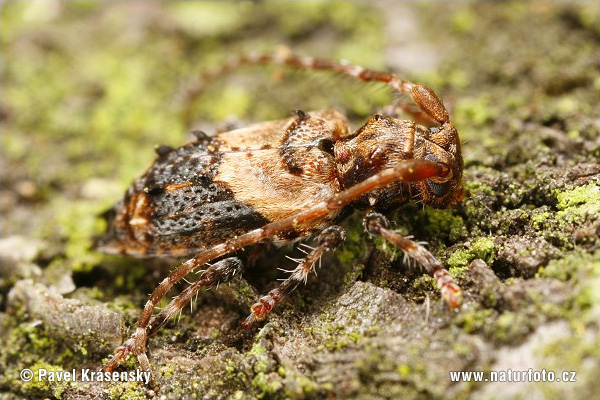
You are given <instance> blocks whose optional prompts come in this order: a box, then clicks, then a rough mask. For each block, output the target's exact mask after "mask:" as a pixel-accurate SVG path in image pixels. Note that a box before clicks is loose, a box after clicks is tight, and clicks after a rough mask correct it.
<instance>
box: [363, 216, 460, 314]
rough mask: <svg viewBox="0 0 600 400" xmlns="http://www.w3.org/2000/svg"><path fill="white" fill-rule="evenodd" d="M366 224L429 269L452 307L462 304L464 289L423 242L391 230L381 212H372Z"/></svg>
mask: <svg viewBox="0 0 600 400" xmlns="http://www.w3.org/2000/svg"><path fill="white" fill-rule="evenodd" d="M364 226H365V230H366V231H367V232H368V233H370V234H371V235H374V236H381V237H383V238H385V239H386V240H387V241H389V242H390V243H392V244H393V245H394V246H396V247H398V248H399V249H400V250H402V251H403V252H404V253H405V254H406V255H408V256H409V257H410V258H412V259H413V260H415V261H416V262H417V263H418V264H419V265H420V266H421V267H423V268H424V269H425V271H427V273H429V274H430V275H432V276H433V277H434V278H435V280H436V282H437V285H438V287H439V288H440V291H441V292H442V297H443V298H444V300H446V302H447V303H448V305H450V307H451V308H455V307H457V306H459V305H460V303H461V301H462V291H461V290H460V287H459V286H458V285H457V284H456V282H454V279H453V278H452V276H450V274H449V273H448V271H447V270H446V269H445V268H442V264H441V263H440V262H439V261H438V260H437V259H436V258H435V256H434V255H433V254H431V252H430V251H429V250H427V249H426V248H425V247H424V246H422V245H421V244H419V243H417V242H415V241H412V240H410V239H409V238H407V237H404V236H402V235H400V234H398V233H396V232H394V231H392V230H390V229H389V226H390V223H389V221H388V220H387V218H385V217H384V216H383V215H381V214H378V213H371V214H368V215H367V216H365V219H364Z"/></svg>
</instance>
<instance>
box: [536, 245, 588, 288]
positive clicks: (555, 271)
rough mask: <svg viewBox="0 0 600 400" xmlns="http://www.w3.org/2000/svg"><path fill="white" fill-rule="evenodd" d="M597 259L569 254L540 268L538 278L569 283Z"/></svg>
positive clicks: (577, 253)
mask: <svg viewBox="0 0 600 400" xmlns="http://www.w3.org/2000/svg"><path fill="white" fill-rule="evenodd" d="M595 261H597V258H596V256H595V255H594V254H589V253H580V252H576V253H569V254H567V255H566V256H565V257H564V258H561V259H557V260H551V261H550V262H549V263H548V265H546V266H545V267H542V268H540V270H539V271H538V272H537V274H536V276H535V277H536V278H554V279H558V280H560V281H563V282H565V281H568V280H571V279H573V278H576V277H577V275H578V273H579V271H581V270H582V268H586V266H589V265H592V264H593V263H594V262H595Z"/></svg>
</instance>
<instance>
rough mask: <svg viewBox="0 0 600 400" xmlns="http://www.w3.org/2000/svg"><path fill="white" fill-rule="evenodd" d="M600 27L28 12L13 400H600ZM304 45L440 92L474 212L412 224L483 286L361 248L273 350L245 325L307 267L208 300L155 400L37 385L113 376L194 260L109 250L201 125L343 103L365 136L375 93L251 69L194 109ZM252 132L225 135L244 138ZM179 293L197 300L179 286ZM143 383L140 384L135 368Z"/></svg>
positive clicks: (513, 8)
mask: <svg viewBox="0 0 600 400" xmlns="http://www.w3.org/2000/svg"><path fill="white" fill-rule="evenodd" d="M596 8H597V7H595V6H594V4H591V3H590V4H587V3H535V2H534V3H516V2H515V3H504V4H502V5H496V4H492V3H486V4H477V3H460V4H447V3H423V4H421V3H419V4H410V3H409V4H405V3H400V2H397V3H396V2H383V3H374V4H369V3H355V2H316V1H315V2H313V1H311V2H259V3H255V2H230V3H218V2H197V3H196V2H169V3H166V2H165V3H162V2H146V3H128V2H126V3H90V2H69V3H62V2H13V3H7V4H4V7H2V14H1V19H2V20H1V22H2V24H0V29H1V33H2V34H1V35H0V45H1V46H2V47H1V49H2V55H3V57H4V60H5V62H4V65H3V69H2V71H1V75H0V77H1V84H2V92H3V96H2V98H1V99H0V118H1V121H2V126H3V134H2V137H1V138H0V140H1V143H2V147H1V154H2V158H1V163H2V168H0V173H1V178H2V186H1V187H0V192H1V193H0V206H1V207H2V215H3V224H2V239H1V240H0V256H1V258H2V259H1V262H2V263H1V265H2V277H1V279H0V311H1V313H2V328H3V329H2V332H1V336H0V338H1V342H2V349H3V351H2V354H1V355H0V390H1V392H2V396H3V397H6V398H23V397H25V398H38V397H44V396H45V397H55V398H63V399H70V398H106V397H109V398H150V397H156V396H165V397H166V398H179V397H181V398H188V397H199V398H240V399H241V398H244V399H246V398H256V399H259V398H291V399H300V398H324V397H330V398H458V397H460V398H486V399H492V398H507V397H511V398H531V397H536V398H547V399H554V398H582V399H583V398H597V397H598V395H599V394H600V390H599V386H598V382H597V376H598V371H599V370H598V365H599V363H598V361H599V358H600V355H599V350H598V347H597V341H598V321H597V315H598V311H599V310H598V298H597V293H598V292H599V291H600V290H599V289H600V288H599V286H600V285H599V279H600V278H599V273H600V271H599V269H600V266H599V263H598V257H599V256H600V251H599V250H598V248H599V244H600V240H599V238H598V232H599V223H600V222H599V208H600V204H599V199H600V182H599V174H600V163H599V162H598V160H599V159H600V142H599V140H600V139H599V137H600V135H599V132H598V119H599V115H598V107H597V103H598V98H599V96H598V94H599V91H600V79H599V78H598V76H599V74H598V64H597V62H596V54H597V37H598V35H599V34H600V31H599V26H600V23H599V22H600V21H598V13H597V10H596ZM282 44H283V45H286V46H288V47H290V48H292V49H293V50H295V51H297V52H299V53H301V54H306V55H311V56H316V57H322V58H330V59H348V60H350V61H352V62H354V63H357V64H360V65H363V66H366V67H371V68H376V69H386V70H392V71H394V72H396V73H398V74H399V75H401V76H403V77H406V78H408V79H411V80H413V81H419V82H423V83H426V84H427V85H428V86H431V87H432V88H434V89H435V91H436V92H437V93H438V94H440V95H441V96H442V98H443V99H444V102H445V104H446V105H447V106H448V108H449V110H450V115H451V118H452V120H453V122H454V123H455V125H456V126H457V129H458V130H459V132H460V135H461V138H462V141H463V153H464V156H465V188H466V197H465V200H464V201H463V202H462V203H461V204H460V205H459V206H458V207H456V208H454V209H451V210H432V209H423V207H422V206H421V205H418V204H413V205H409V206H407V207H405V208H403V209H401V210H398V211H397V212H396V213H394V214H393V215H392V216H393V220H394V221H396V226H395V229H398V230H399V231H401V232H402V233H404V234H408V235H413V236H414V237H415V238H416V239H417V240H420V241H427V242H428V247H429V248H430V249H431V250H432V252H433V253H434V254H435V255H436V256H438V257H439V258H440V260H442V262H443V263H444V264H445V265H447V266H448V267H449V268H450V272H451V273H452V274H453V276H454V277H455V279H456V280H457V281H458V283H459V284H460V285H461V286H462V287H463V289H464V299H465V301H464V304H463V306H462V307H461V308H460V309H458V310H455V311H451V310H449V309H448V308H447V307H446V306H445V305H444V303H443V301H442V300H441V299H440V295H439V292H438V290H437V288H436V286H435V282H434V280H433V279H431V278H430V277H428V276H425V275H423V274H422V272H421V271H419V270H418V269H415V268H411V267H410V266H408V265H405V264H404V263H403V260H402V257H401V254H399V253H398V252H397V251H396V250H395V249H393V248H392V246H390V245H389V244H385V243H384V242H382V241H381V240H378V239H375V240H373V239H371V238H368V237H367V235H366V234H364V233H363V229H362V226H361V218H360V215H353V216H352V217H350V218H349V219H348V220H347V221H346V222H345V225H344V227H345V228H346V229H347V232H348V240H347V241H346V243H345V245H344V247H343V248H341V249H339V250H338V251H337V252H336V253H335V254H334V255H332V256H330V257H327V258H324V259H323V265H322V268H321V269H320V270H319V271H318V277H311V278H310V279H309V282H308V284H307V285H306V286H305V287H301V288H299V290H297V292H296V293H294V295H293V296H291V298H290V299H288V301H286V302H285V303H284V304H282V305H281V306H279V307H278V308H277V309H276V310H275V311H274V312H273V313H272V314H271V315H270V316H269V317H268V318H267V320H266V321H265V322H264V323H262V324H261V325H260V326H259V328H258V329H257V330H255V331H245V330H243V329H242V328H240V326H239V321H240V320H241V319H242V318H244V317H245V315H246V314H247V312H248V306H249V305H250V304H252V302H253V301H254V300H255V299H256V297H257V296H258V294H259V293H264V292H266V291H268V290H269V289H270V288H272V287H273V285H275V284H276V280H277V279H278V278H281V277H282V275H280V274H279V272H278V271H277V269H276V267H280V266H282V265H286V264H285V263H286V261H285V258H284V257H283V256H284V255H285V254H289V255H292V256H294V254H296V253H297V250H295V249H294V247H293V246H288V247H282V248H278V249H271V250H269V251H268V252H267V254H266V255H265V256H263V257H262V259H261V260H259V262H258V263H257V265H256V266H255V267H254V268H252V269H250V270H249V271H247V273H246V274H245V275H244V278H243V279H242V278H238V279H236V280H235V281H234V282H233V283H232V284H231V285H228V286H225V287H221V288H219V290H214V291H208V292H204V293H201V295H200V296H199V298H198V300H197V302H195V303H194V307H193V312H191V313H190V311H189V310H186V311H185V312H184V313H183V314H182V316H181V318H180V319H177V320H176V321H173V322H171V323H169V324H168V325H167V326H166V327H165V328H164V329H163V330H162V331H160V332H159V333H158V334H157V335H156V336H155V337H153V338H152V339H151V340H150V360H151V363H152V366H153V368H154V373H155V384H154V385H152V386H148V387H147V386H144V385H142V384H138V383H98V382H86V383H84V382H74V383H72V384H71V383H69V384H66V383H61V384H58V383H57V384H53V383H51V382H45V381H42V382H30V383H27V382H23V381H20V380H19V379H18V376H19V371H20V370H22V369H23V368H31V369H32V370H36V371H37V370H39V369H40V368H46V369H48V370H55V371H69V370H71V369H73V368H78V369H80V368H94V369H95V368H98V367H99V366H100V365H101V364H102V361H103V359H104V360H105V359H106V357H107V356H108V353H109V352H110V349H111V348H112V347H114V345H115V344H116V343H118V342H119V341H120V340H122V339H123V338H124V336H125V335H126V334H127V332H128V331H127V327H132V326H133V325H134V323H135V320H136V318H137V316H138V314H139V311H140V309H141V306H142V305H143V304H144V302H145V301H146V299H147V293H149V292H150V291H151V290H152V289H153V288H154V286H155V285H156V284H157V282H159V281H160V280H161V279H163V277H164V276H165V274H166V273H168V271H169V269H170V268H172V267H173V266H175V265H176V264H177V260H136V259H131V258H126V257H115V256H106V255H101V254H98V253H96V252H94V251H93V250H92V249H91V245H92V242H93V238H94V236H95V235H98V234H100V233H101V231H102V229H103V226H102V221H101V219H100V218H98V215H99V214H100V213H101V212H102V211H103V210H105V209H106V208H107V207H109V206H110V205H111V204H112V203H114V202H115V201H117V200H118V198H119V197H120V196H121V194H122V192H123V191H124V190H125V188H126V187H127V185H128V184H129V183H130V182H131V181H132V180H133V179H134V178H135V177H136V176H137V175H139V174H140V173H141V172H142V171H143V169H144V168H145V167H146V166H147V165H148V163H149V162H150V161H151V160H152V158H153V157H154V155H153V151H152V147H153V145H155V144H162V143H165V144H168V145H171V146H177V145H179V144H181V143H183V142H185V140H186V138H187V136H186V135H187V132H189V131H191V130H192V129H194V128H200V129H202V130H205V131H209V132H210V131H211V130H215V129H218V128H220V127H222V126H224V125H223V123H224V121H226V120H227V119H228V117H230V116H232V117H235V122H236V123H248V122H251V121H260V120H266V119H272V118H281V117H285V116H287V115H289V110H293V109H300V108H301V109H307V110H308V109H316V108H322V107H338V108H340V109H341V110H344V111H345V112H346V114H347V115H348V116H349V117H350V119H351V122H352V123H353V126H354V127H358V126H360V124H361V123H362V122H364V120H365V119H366V118H367V117H368V116H369V115H370V114H372V113H373V112H375V111H376V110H377V109H378V108H380V107H382V106H384V105H385V104H389V102H390V101H391V100H392V99H391V96H390V93H389V91H386V90H382V89H381V88H380V87H379V86H377V85H366V86H365V85H361V84H356V83H353V82H350V81H348V80H345V79H340V78H335V77H331V76H330V75H327V74H320V73H318V74H305V73H288V72H285V73H284V72H283V71H280V70H278V69H272V68H271V69H267V71H263V70H260V69H258V68H250V69H249V70H247V71H241V72H239V73H236V74H233V75H232V76H230V77H228V78H226V79H223V80H221V81H219V82H216V83H214V84H212V85H210V86H209V87H208V88H207V89H206V91H205V93H203V96H202V98H201V99H200V100H199V102H198V104H197V108H196V109H195V115H196V116H197V118H196V123H195V125H194V126H186V125H185V124H184V122H183V120H182V118H181V115H182V103H181V93H182V92H183V91H184V89H185V87H186V85H188V84H190V82H193V78H194V76H197V75H198V73H199V72H201V71H202V70H204V69H206V68H209V67H211V66H214V65H218V64H219V63H220V62H222V61H223V60H226V59H227V57H229V56H231V55H232V54H238V53H243V52H248V51H269V50H273V49H274V48H275V47H276V46H278V45H282ZM231 121H232V120H231V119H230V120H229V122H231ZM182 288H183V287H179V286H178V287H177V289H176V290H181V289H182ZM125 368H129V369H135V368H137V365H136V364H135V361H134V360H131V361H130V362H129V363H128V364H127V365H126V366H125ZM528 368H533V369H534V370H541V369H543V368H545V369H546V370H552V371H557V372H562V371H563V370H566V371H576V372H577V375H576V376H577V382H576V383H573V382H569V383H557V382H555V383H552V384H550V383H547V382H546V383H544V382H539V383H536V382H534V383H527V382H520V383H514V382H513V383H506V382H504V383H500V382H497V383H484V382H480V383H475V382H470V383H468V382H452V381H451V379H450V376H449V371H485V372H489V371H492V370H493V371H498V370H503V371H506V370H508V369H512V370H527V369H528Z"/></svg>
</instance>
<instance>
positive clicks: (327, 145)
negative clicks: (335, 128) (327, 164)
mask: <svg viewBox="0 0 600 400" xmlns="http://www.w3.org/2000/svg"><path fill="white" fill-rule="evenodd" d="M318 148H319V150H321V151H322V152H325V153H327V154H329V155H333V140H331V139H327V138H325V139H321V140H319V145H318Z"/></svg>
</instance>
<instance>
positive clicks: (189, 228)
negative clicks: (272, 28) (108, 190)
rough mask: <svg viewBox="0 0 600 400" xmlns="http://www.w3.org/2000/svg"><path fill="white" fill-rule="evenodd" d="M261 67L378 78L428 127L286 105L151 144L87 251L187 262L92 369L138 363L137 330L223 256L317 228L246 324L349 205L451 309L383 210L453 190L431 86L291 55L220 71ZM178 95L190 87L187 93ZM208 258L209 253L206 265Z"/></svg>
mask: <svg viewBox="0 0 600 400" xmlns="http://www.w3.org/2000/svg"><path fill="white" fill-rule="evenodd" d="M251 64H257V65H265V64H274V65H280V66H287V67H291V68H297V69H305V70H326V71H331V72H333V73H337V74H342V75H347V76H351V77H354V78H356V79H358V80H360V81H363V82H371V81H376V82H381V83H384V84H386V85H388V86H390V87H392V88H393V89H395V90H396V91H398V92H399V93H401V94H406V95H408V96H410V98H411V99H412V101H413V102H414V103H415V104H416V106H417V107H418V108H419V109H420V110H421V112H422V113H423V114H425V116H426V117H428V118H429V119H430V120H431V121H433V123H434V125H435V126H431V127H428V126H424V125H419V124H417V123H415V122H413V121H411V120H401V119H399V118H396V117H395V116H394V115H385V114H376V115H373V116H372V117H370V118H369V119H368V120H367V121H366V122H365V124H364V125H363V126H362V127H360V128H359V129H358V130H356V131H354V132H351V131H350V130H349V128H348V122H347V120H346V118H345V117H344V115H343V114H342V113H341V112H339V111H337V110H334V109H325V110H319V111H312V112H303V111H297V112H296V113H295V115H294V116H293V117H291V118H287V119H281V120H278V121H269V122H260V123H256V124H252V125H250V126H247V127H244V128H240V129H235V130H232V131H227V132H221V133H219V134H217V135H215V136H213V137H209V136H208V135H206V134H203V133H201V132H198V133H196V140H195V141H193V142H191V143H188V144H186V145H184V146H182V147H180V148H178V149H174V148H171V147H168V146H160V147H158V148H157V153H158V157H157V159H156V160H155V161H154V163H153V164H152V165H151V166H150V168H149V169H148V170H147V171H146V172H145V173H144V174H143V175H142V176H140V177H139V178H138V179H136V180H135V182H134V183H133V184H132V185H131V187H130V188H129V189H128V190H127V192H126V193H125V196H124V197H123V199H122V200H121V201H120V202H119V203H118V204H116V205H115V206H114V207H113V208H112V209H110V210H109V211H108V212H107V213H106V215H105V217H106V220H107V231H106V233H105V235H104V236H103V237H102V238H101V239H100V240H99V242H98V249H100V250H101V251H104V252H107V253H114V254H125V255H131V256H138V257H152V256H164V255H168V256H176V257H190V258H189V259H188V260H187V261H186V262H184V263H183V264H181V265H180V266H179V267H178V268H176V269H175V270H173V271H172V272H171V273H170V274H169V276H168V277H166V278H165V279H164V280H163V281H162V282H160V284H159V285H158V286H157V288H156V289H155V290H154V291H153V292H152V294H151V295H150V298H149V299H148V301H147V302H146V304H145V306H144V309H143V311H142V314H141V316H140V319H139V321H138V323H137V328H136V330H135V332H134V333H133V335H132V336H131V337H130V338H129V339H127V340H126V341H125V342H124V343H123V345H122V346H120V347H118V348H117V349H116V350H115V352H114V355H113V357H112V358H111V359H110V361H109V362H108V363H107V364H106V365H105V367H104V369H105V370H108V371H111V370H112V369H113V368H115V367H116V366H117V365H118V364H119V363H121V362H123V361H124V360H125V359H126V358H127V356H128V355H129V354H131V353H132V354H134V355H135V356H137V358H138V361H139V363H140V365H141V367H142V368H143V369H144V370H146V371H149V370H150V362H149V360H148V357H147V355H146V345H147V341H148V337H149V336H151V335H152V334H154V333H156V332H157V330H158V329H159V328H160V327H161V326H163V325H164V324H165V323H166V322H167V321H168V320H169V319H170V318H171V317H173V316H174V315H175V314H177V313H178V312H179V311H180V310H181V309H182V308H183V307H184V306H185V305H186V304H187V303H188V302H189V301H190V300H191V299H192V298H193V297H194V295H195V294H196V293H197V292H198V291H199V290H201V289H202V288H208V287H212V286H216V285H218V284H221V283H225V282H229V281H230V280H231V279H232V278H233V276H234V275H236V274H237V273H240V272H242V270H243V268H244V266H243V263H242V262H241V261H240V260H239V259H238V258H236V257H231V256H229V257H227V258H224V257H225V256H227V255H229V254H231V253H233V252H235V251H237V250H239V249H242V248H244V247H246V246H251V245H256V244H260V243H266V242H289V241H294V240H298V239H301V238H305V237H308V236H311V235H317V246H316V247H314V248H311V250H310V252H308V254H307V255H306V257H304V258H303V259H293V260H294V261H295V262H296V263H297V265H296V267H295V268H294V269H293V270H292V271H290V274H289V276H288V277H287V279H285V280H284V281H283V282H282V283H281V284H280V285H279V286H278V287H276V288H275V289H273V290H271V291H270V292H269V293H267V294H266V295H264V296H262V297H260V298H259V299H258V300H257V302H256V303H255V304H254V305H252V307H251V313H250V315H249V316H248V318H246V320H245V321H244V322H243V323H242V324H243V325H244V326H246V327H251V326H252V325H253V324H255V322H256V321H258V320H261V319H263V318H264V317H265V316H266V315H267V314H268V313H269V312H270V311H271V310H272V309H273V307H274V306H275V305H276V304H277V303H279V302H281V301H282V300H283V299H284V298H285V297H286V296H288V295H289V294H290V293H291V292H292V291H293V290H294V289H295V288H296V287H297V286H298V285H299V284H300V283H301V282H306V279H307V276H308V275H309V273H310V272H311V271H312V270H313V268H314V265H315V263H316V261H318V260H319V259H320V257H321V256H322V255H323V254H324V253H325V252H327V251H332V250H334V249H335V248H336V247H338V246H339V245H341V244H342V243H343V241H344V239H345V232H344V230H343V229H342V228H341V227H339V226H338V225H337V223H338V222H339V221H340V220H341V219H343V218H344V217H345V216H347V215H348V214H349V213H351V212H352V210H361V211H365V212H366V215H365V217H364V227H365V230H366V231H367V232H368V233H369V234H370V235H373V236H381V237H383V238H385V239H386V240H388V241H389V242H391V243H392V244H393V245H395V246H396V247H398V248H399V249H400V250H402V251H403V252H404V253H405V255H406V256H408V257H410V258H411V259H413V260H415V261H416V262H417V263H418V264H419V265H420V266H421V267H422V268H423V269H424V271H425V272H427V273H429V274H431V275H433V277H434V278H435V279H436V281H437V283H438V287H439V288H440V290H441V293H442V297H443V298H444V299H445V301H446V302H447V303H448V304H449V305H450V307H456V306H458V305H459V304H460V303H461V290H460V288H459V286H458V285H457V284H456V283H455V282H454V280H453V279H452V277H451V276H450V274H449V273H448V271H447V270H446V269H444V268H443V267H442V264H441V263H440V262H439V261H438V260H437V259H436V258H435V256H433V254H431V253H430V252H429V251H428V250H427V249H426V248H425V247H424V246H423V245H422V244H420V243H418V242H416V241H413V240H411V239H410V238H408V237H404V236H402V235H400V234H398V233H397V232H394V231H393V230H391V229H390V224H389V221H388V220H387V219H386V217H384V216H383V214H382V213H383V212H386V211H389V210H393V209H396V208H398V207H400V206H402V205H403V204H405V203H407V202H409V201H411V200H418V201H421V202H423V203H424V204H426V205H429V206H432V207H436V208H448V207H452V206H454V205H455V204H456V203H457V202H459V201H460V200H461V199H462V197H463V184H462V174H463V160H462V156H461V149H460V141H459V137H458V132H457V131H456V129H455V127H454V125H453V124H452V122H451V121H450V117H449V114H448V111H447V110H446V108H445V107H444V105H443V103H442V101H441V100H440V99H439V97H438V96H437V95H436V94H435V93H434V91H433V90H432V89H430V88H429V87H427V86H425V85H423V84H414V83H411V82H409V81H406V80H404V79H401V78H399V77H397V76H395V75H393V74H391V73H386V72H378V71H374V70H369V69H365V68H362V67H359V66H356V65H352V64H349V63H347V62H332V61H328V60H319V59H313V58H310V57H300V56H296V55H293V54H291V53H285V54H281V53H278V54H273V55H255V56H243V57H240V58H238V59H237V60H236V61H235V62H232V63H230V64H228V65H227V66H225V67H224V68H223V69H222V70H221V71H220V72H219V73H216V74H213V75H219V74H223V73H225V72H228V71H231V70H233V69H234V68H237V67H240V66H243V65H251ZM191 93H192V94H191V95H190V96H191V97H190V98H193V97H194V96H197V95H198V91H196V92H194V91H191ZM214 260H219V261H217V262H215V263H213V264H209V263H210V262H213V261H214ZM201 267H204V268H205V269H204V271H202V272H201V274H200V275H199V278H198V279H197V280H196V281H195V282H193V283H191V284H190V286H188V287H187V288H186V289H184V290H183V291H182V292H181V293H180V294H179V295H178V296H176V297H175V298H174V299H173V300H172V301H171V302H170V303H169V304H168V305H167V306H166V307H165V308H164V309H162V310H161V311H160V312H159V313H156V314H155V313H154V309H155V307H156V305H157V303H158V302H159V301H160V300H161V299H162V298H163V296H164V295H165V294H166V293H167V291H168V290H170V289H171V288H172V287H173V285H174V284H176V283H177V282H179V281H180V280H182V279H184V277H185V276H186V275H188V274H189V273H191V272H192V271H194V270H196V269H198V268H201Z"/></svg>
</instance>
